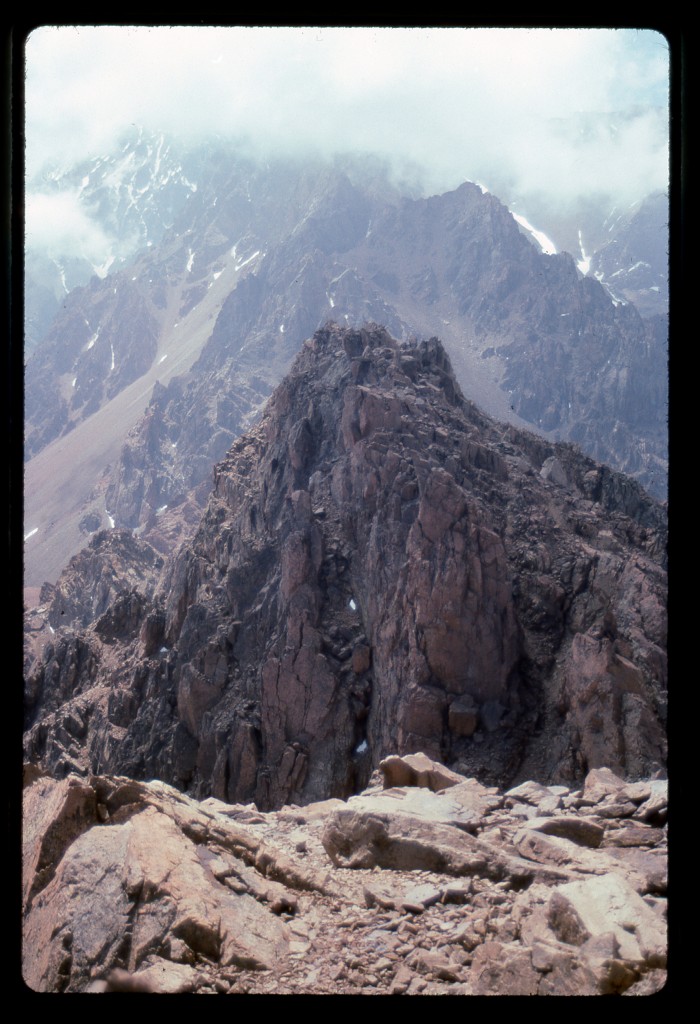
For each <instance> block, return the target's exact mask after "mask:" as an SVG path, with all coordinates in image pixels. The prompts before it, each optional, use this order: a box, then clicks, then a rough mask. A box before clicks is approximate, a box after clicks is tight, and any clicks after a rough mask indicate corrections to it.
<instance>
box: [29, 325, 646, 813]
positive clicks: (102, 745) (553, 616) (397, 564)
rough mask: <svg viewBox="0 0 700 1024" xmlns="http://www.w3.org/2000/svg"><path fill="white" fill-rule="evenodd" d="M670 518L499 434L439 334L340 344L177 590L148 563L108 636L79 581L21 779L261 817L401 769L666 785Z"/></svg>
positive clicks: (308, 362)
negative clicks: (177, 796)
mask: <svg viewBox="0 0 700 1024" xmlns="http://www.w3.org/2000/svg"><path fill="white" fill-rule="evenodd" d="M664 523H665V519H664V510H663V508H662V507H661V506H660V505H658V504H657V503H656V502H654V501H653V500H652V499H650V498H649V497H648V496H647V495H645V493H644V492H643V491H642V490H641V488H639V486H638V485H637V484H635V483H634V482H633V481H631V480H630V479H628V478H626V477H623V476H621V475H619V474H616V473H613V472H612V471H611V470H609V469H607V468H606V467H604V466H601V465H598V464H596V463H595V462H593V461H592V460H591V459H588V458H586V457H584V456H583V455H582V454H581V453H580V452H578V451H577V450H576V449H575V448H573V447H572V446H566V445H554V444H551V443H548V442H547V441H545V440H543V439H542V438H538V437H535V436H534V435H530V434H526V433H524V432H522V431H519V430H517V429H516V428H514V427H512V426H503V425H499V424H497V423H495V422H494V421H492V420H490V419H489V418H488V417H486V416H485V415H484V414H482V413H481V412H480V411H479V410H478V409H477V408H476V407H475V406H474V405H473V404H472V403H470V402H468V401H466V400H465V399H464V397H463V396H462V394H461V391H460V389H459V386H458V385H457V383H456V381H455V377H454V375H453V373H452V369H451V365H450V361H449V359H448V358H447V355H446V353H445V351H444V349H443V348H442V346H441V344H440V343H439V342H438V341H437V340H436V339H431V340H430V341H426V342H421V343H420V344H419V345H411V344H403V345H400V344H398V343H397V342H395V341H394V340H393V339H392V338H391V337H390V336H389V335H388V334H387V332H386V331H385V330H384V329H382V328H379V327H376V326H369V327H367V328H365V329H363V330H342V329H340V328H338V327H337V326H334V325H328V326H327V327H326V328H324V329H322V330H320V331H318V332H317V333H316V334H315V335H314V337H313V338H312V339H311V340H309V341H308V342H307V343H306V344H305V346H304V348H303V350H302V352H301V353H300V355H299V357H298V358H297V360H296V362H295V364H294V367H293V370H292V372H291V373H290V375H289V376H288V377H287V378H286V379H285V381H284V382H283V384H282V385H281V386H280V387H279V388H278V389H277V391H276V392H275V394H274V395H273V397H272V398H271V399H270V401H269V403H268V406H267V409H266V413H265V415H264V417H263V418H262V420H261V422H260V423H259V425H258V426H257V427H255V428H254V429H253V430H251V431H250V432H249V433H248V434H246V435H244V436H243V437H241V438H240V439H239V440H237V441H236V442H235V443H234V444H233V446H232V448H231V449H230V451H229V453H228V455H227V456H226V458H225V459H224V460H223V462H221V463H220V464H219V465H218V466H217V467H216V470H215V485H214V491H213V493H212V495H211V498H210V501H209V505H208V508H207V511H206V513H205V515H204V517H203V519H202V521H201V524H200V527H199V529H198V531H197V533H196V536H195V537H194V540H193V541H192V543H190V544H185V545H184V546H183V547H182V548H181V549H180V550H179V552H178V553H177V555H176V556H175V557H174V558H173V559H171V560H170V561H169V562H168V563H167V565H166V567H165V569H164V570H163V571H162V573H161V575H160V577H159V578H158V579H157V580H156V575H155V573H156V564H157V559H156V558H155V557H154V555H155V553H154V552H152V550H151V549H148V550H149V551H150V552H151V553H150V554H148V555H147V557H146V556H144V557H145V559H146V561H148V571H146V569H144V571H143V574H142V575H143V579H142V580H141V582H133V583H132V584H130V585H128V586H125V587H124V588H123V589H122V590H119V591H118V592H115V595H114V596H113V599H112V598H110V601H111V603H109V604H108V606H107V607H106V608H104V609H102V608H101V605H100V609H99V616H98V617H97V618H94V619H93V621H91V623H90V624H89V625H86V624H85V612H86V610H87V609H88V606H89V607H90V608H92V606H93V605H94V603H95V600H96V595H97V593H98V591H97V590H96V589H95V588H94V587H92V588H91V585H86V584H85V583H84V582H81V585H80V591H81V593H83V594H84V595H85V601H84V603H83V604H82V605H81V606H80V607H79V608H78V607H77V606H76V611H75V615H74V622H75V626H74V628H73V629H71V630H67V631H65V630H60V631H59V633H58V634H57V635H56V637H55V638H52V643H51V644H50V645H49V646H48V647H47V648H46V649H45V652H44V655H43V657H42V658H40V659H38V661H37V662H36V664H35V665H34V667H33V669H32V670H31V671H30V673H29V677H28V685H27V737H26V752H27V757H28V759H29V760H30V761H33V762H35V763H38V764H40V765H41V766H42V767H43V768H44V769H46V770H48V771H50V772H52V773H54V774H55V775H57V776H59V777H60V776H61V775H64V774H68V773H70V772H78V773H80V774H82V775H84V776H86V775H87V774H88V773H89V772H95V773H97V772H105V771H106V772H109V773H116V774H122V775H129V776H131V777H133V778H141V779H145V778H159V779H162V780H163V781H164V782H166V783H169V784H171V785H174V786H176V787H178V788H179V789H182V790H185V791H187V792H188V793H190V794H191V795H193V796H196V797H198V798H206V797H208V796H213V797H216V798H217V799H220V800H227V801H232V802H245V801H249V800H254V801H255V802H256V804H257V806H258V807H260V808H263V809H269V808H273V807H280V806H282V805H283V804H288V803H292V802H294V803H300V804H307V803H309V802H311V801H318V800H322V799H325V798H328V797H347V796H349V795H350V794H351V793H353V792H357V791H358V790H359V789H361V788H362V787H363V786H364V785H366V784H367V782H368V780H369V778H370V775H371V772H372V770H373V769H374V768H376V767H377V765H378V764H379V761H380V760H381V759H382V758H383V757H385V756H386V755H387V754H389V753H391V752H398V753H399V754H407V753H411V752H415V751H418V750H422V751H424V752H425V753H426V754H427V755H429V756H430V757H433V758H436V759H438V760H440V761H443V762H446V763H447V764H449V765H450V766H451V767H452V768H453V769H455V770H456V771H458V772H461V773H463V774H466V775H470V776H477V777H478V778H479V779H480V780H481V781H482V782H484V783H489V784H499V785H501V786H503V785H511V784H513V783H515V782H518V781H521V780H523V779H526V778H536V779H537V780H538V781H539V782H541V783H549V784H552V783H563V784H566V785H572V784H575V783H577V782H580V781H582V780H583V778H584V777H585V776H586V774H587V773H588V772H589V771H590V770H591V769H592V768H598V767H608V768H611V769H613V770H614V771H616V772H618V773H620V774H621V775H623V776H625V775H626V776H630V777H636V778H639V777H642V776H648V775H650V774H651V773H652V772H653V771H655V770H658V769H659V768H660V767H662V766H663V764H664V760H665V729H664V717H665V684H666V675H665V571H664V557H665V539H664V538H665V534H664ZM103 543H104V541H100V540H99V538H97V539H96V547H95V548H94V554H93V555H92V556H91V557H93V558H94V557H96V556H97V553H98V552H99V550H100V544H103ZM81 564H82V563H81ZM144 564H145V563H144ZM76 571H77V570H76V569H75V568H74V569H71V570H69V573H70V572H76ZM100 572H101V575H102V570H100ZM149 573H151V574H152V575H150V576H149ZM149 581H150V582H149ZM69 584H70V581H69V580H66V579H64V580H62V581H59V584H58V587H57V594H61V595H68V594H70V593H71V592H72V591H74V590H75V587H71V586H70V585H69ZM103 589H104V588H103ZM99 593H100V594H102V593H103V590H100V591H99ZM110 593H111V592H110ZM90 595H94V596H90ZM91 602H92V603H91ZM53 607H54V606H53V605H52V608H53ZM94 611H95V612H97V611H98V609H97V608H95V609H94ZM81 617H82V618H81ZM81 622H82V625H80V623H81ZM57 681H58V682H57Z"/></svg>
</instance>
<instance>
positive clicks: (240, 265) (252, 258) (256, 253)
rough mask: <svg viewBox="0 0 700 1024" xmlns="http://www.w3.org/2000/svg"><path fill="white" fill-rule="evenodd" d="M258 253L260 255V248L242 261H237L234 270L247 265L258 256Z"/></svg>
mask: <svg viewBox="0 0 700 1024" xmlns="http://www.w3.org/2000/svg"><path fill="white" fill-rule="evenodd" d="M259 255H260V250H259V249H256V250H255V252H254V253H253V255H252V256H249V257H248V259H247V260H243V262H242V263H237V264H236V270H242V269H243V267H247V266H248V264H249V263H252V261H253V260H254V259H255V257H256V256H259Z"/></svg>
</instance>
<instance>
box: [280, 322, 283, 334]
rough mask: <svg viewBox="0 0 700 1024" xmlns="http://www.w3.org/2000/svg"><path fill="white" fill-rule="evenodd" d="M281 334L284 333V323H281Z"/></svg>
mask: <svg viewBox="0 0 700 1024" xmlns="http://www.w3.org/2000/svg"><path fill="white" fill-rule="evenodd" d="M280 334H284V324H280Z"/></svg>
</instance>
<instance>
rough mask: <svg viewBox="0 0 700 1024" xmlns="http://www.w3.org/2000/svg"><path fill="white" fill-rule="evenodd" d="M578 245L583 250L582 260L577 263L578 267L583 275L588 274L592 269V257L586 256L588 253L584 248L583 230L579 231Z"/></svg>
mask: <svg viewBox="0 0 700 1024" xmlns="http://www.w3.org/2000/svg"><path fill="white" fill-rule="evenodd" d="M578 245H579V249H580V250H581V259H580V260H577V261H576V266H577V267H578V269H579V270H580V271H581V273H582V274H587V273H588V271H589V270H590V269H591V257H590V256H586V251H585V249H584V248H583V235H582V234H581V228H579V229H578Z"/></svg>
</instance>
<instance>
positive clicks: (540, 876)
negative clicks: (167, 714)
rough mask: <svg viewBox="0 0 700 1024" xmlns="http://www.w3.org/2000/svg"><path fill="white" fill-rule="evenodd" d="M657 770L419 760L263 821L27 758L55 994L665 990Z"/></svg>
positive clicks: (36, 888) (38, 934) (37, 940)
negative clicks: (514, 782)
mask: <svg viewBox="0 0 700 1024" xmlns="http://www.w3.org/2000/svg"><path fill="white" fill-rule="evenodd" d="M666 793H667V783H666V781H665V780H662V779H652V780H646V781H640V782H634V783H629V782H624V781H623V780H622V779H620V778H618V777H617V776H615V775H614V774H613V773H612V772H611V771H609V770H608V769H596V770H594V771H592V772H590V773H589V775H588V777H587V778H586V781H585V785H584V787H583V788H582V789H581V790H577V791H572V790H569V789H567V788H566V787H564V786H541V785H539V784H537V783H534V782H527V783H524V784H522V785H520V786H517V787H516V788H514V789H511V790H510V791H508V792H506V793H501V792H499V791H498V790H497V789H496V788H495V787H485V786H483V785H481V784H480V783H478V782H477V781H476V780H474V779H466V778H464V777H462V776H459V775H457V774H456V773H454V772H452V771H450V770H448V769H446V768H444V767H442V766H441V765H439V764H437V763H436V762H433V761H430V760H429V759H428V758H427V757H425V756H424V755H421V754H416V755H408V756H406V757H403V758H399V757H390V758H387V759H385V761H383V762H382V765H381V771H380V772H377V773H376V775H375V776H374V777H373V779H372V782H371V784H370V786H369V788H368V789H367V790H365V791H364V793H362V794H359V795H358V796H355V797H351V798H350V799H349V800H347V801H341V800H336V799H333V800H327V801H323V802H321V803H317V804H312V805H309V806H306V807H284V808H282V809H281V810H279V811H274V812H269V813H261V812H259V811H258V810H257V809H256V808H255V806H254V805H252V804H249V805H245V806H243V805H228V804H224V803H222V802H220V801H218V800H215V799H212V798H210V799H208V800H205V801H203V802H201V803H198V802H197V801H194V800H192V799H190V798H188V797H186V796H184V795H183V794H181V793H179V792H178V791H177V790H175V789H172V788H171V787H169V786H166V785H165V784H163V783H160V782H151V783H143V782H134V781H131V780H128V779H123V778H115V777H94V776H93V777H90V778H89V780H85V779H80V778H78V777H77V776H71V777H69V778H67V779H64V780H62V781H60V782H57V781H54V780H52V779H50V778H48V777H47V776H38V777H37V773H36V770H33V769H28V770H27V785H26V788H25V815H26V824H25V836H24V841H25V849H24V869H25V878H24V902H25V934H24V960H23V963H24V977H25V980H26V982H27V984H28V985H29V987H30V988H32V989H36V990H40V991H46V990H48V991H67V992H73V991H75V992H79V991H93V992H99V991H114V990H121V991H145V992H195V993H206V992H219V993H229V992H230V993H251V994H252V993H274V994H324V993H326V994H358V993H360V994H365V995H370V994H371V995H381V994H408V995H418V994H423V995H436V994H452V995H457V994H461V995H471V994H473V995H503V994H518V995H525V994H528V995H546V994H556V995H573V994H590V995H594V994H620V993H624V994H629V995H633V994H648V993H651V992H654V991H657V990H658V989H660V988H661V987H662V986H663V985H664V983H665V978H666V971H665V968H666V800H667V796H666Z"/></svg>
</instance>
